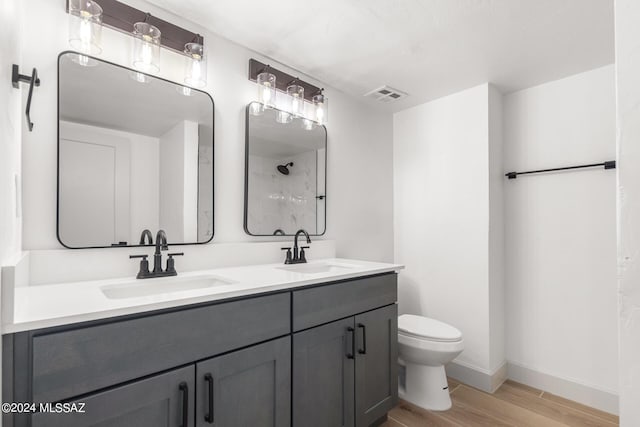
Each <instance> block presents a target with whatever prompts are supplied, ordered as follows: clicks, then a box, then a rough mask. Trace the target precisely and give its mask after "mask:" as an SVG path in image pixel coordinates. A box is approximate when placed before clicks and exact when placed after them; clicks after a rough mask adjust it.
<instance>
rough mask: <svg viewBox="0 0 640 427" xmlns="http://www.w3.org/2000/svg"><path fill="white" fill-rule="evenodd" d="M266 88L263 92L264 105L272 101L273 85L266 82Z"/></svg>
mask: <svg viewBox="0 0 640 427" xmlns="http://www.w3.org/2000/svg"><path fill="white" fill-rule="evenodd" d="M264 87H265V88H266V89H265V90H263V91H262V103H263V104H269V102H270V101H271V83H269V82H265V84H264Z"/></svg>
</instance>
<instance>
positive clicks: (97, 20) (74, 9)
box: [69, 0, 102, 66]
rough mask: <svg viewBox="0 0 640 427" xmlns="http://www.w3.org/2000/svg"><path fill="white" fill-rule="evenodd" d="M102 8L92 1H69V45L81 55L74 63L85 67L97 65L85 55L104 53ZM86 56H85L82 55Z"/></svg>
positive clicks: (74, 59) (74, 58)
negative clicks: (102, 44)
mask: <svg viewBox="0 0 640 427" xmlns="http://www.w3.org/2000/svg"><path fill="white" fill-rule="evenodd" d="M101 35H102V8H101V7H100V5H98V4H97V3H96V2H94V1H92V0H69V45H70V46H71V48H72V49H74V50H76V51H78V53H79V55H77V56H76V57H73V61H74V62H76V63H78V64H80V65H83V66H89V65H96V64H97V61H95V60H93V59H91V58H89V57H88V56H85V55H99V54H100V53H101V52H102V47H101V46H100V38H101ZM81 54H84V55H81Z"/></svg>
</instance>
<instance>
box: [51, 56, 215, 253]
mask: <svg viewBox="0 0 640 427" xmlns="http://www.w3.org/2000/svg"><path fill="white" fill-rule="evenodd" d="M67 54H74V55H80V53H78V52H75V51H72V50H65V51H62V52H60V54H59V55H58V63H57V71H58V75H57V80H56V82H57V88H56V96H57V100H56V108H57V119H58V122H57V123H56V128H57V129H56V138H57V147H56V162H57V164H56V238H57V239H58V242H60V244H61V245H62V246H63V247H64V248H66V249H107V248H109V249H111V248H139V247H152V246H154V245H139V244H138V245H110V246H78V247H75V246H68V245H66V244H65V243H64V242H63V241H62V239H61V238H60V60H61V59H62V57H63V56H64V55H67ZM81 55H82V56H86V57H87V58H90V59H93V60H96V61H98V62H101V63H104V64H109V65H113V66H115V67H118V68H122V69H124V70H130V71H135V72H136V73H138V72H139V71H138V70H133V69H132V68H129V67H125V66H124V65H120V64H116V63H114V62H110V61H105V60H104V59H100V58H96V57H94V56H91V55H85V54H81ZM141 74H144V75H146V76H149V77H151V78H154V79H158V80H162V81H164V82H167V83H171V84H174V85H177V86H184V85H181V84H180V83H177V82H174V81H171V80H168V79H163V78H162V77H158V76H155V75H152V74H147V73H141ZM190 89H191V90H193V91H196V92H200V93H203V94H205V95H206V96H207V97H209V99H210V100H211V125H212V128H213V132H212V134H213V137H212V138H213V140H212V144H213V153H212V161H211V168H212V176H213V183H212V186H211V188H212V190H213V191H212V194H211V211H212V212H211V220H212V221H213V225H212V227H211V238H209V240H207V241H206V242H193V243H173V242H169V243H168V244H169V245H171V246H184V245H206V244H207V243H210V242H211V241H212V240H213V238H214V236H215V229H216V220H215V217H216V215H215V212H216V209H215V183H216V179H215V158H216V153H215V146H216V145H215V142H216V141H215V107H216V105H215V102H214V101H213V98H212V97H211V95H210V94H209V93H208V92H205V91H203V90H200V89H195V88H191V87H190Z"/></svg>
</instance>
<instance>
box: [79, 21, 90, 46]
mask: <svg viewBox="0 0 640 427" xmlns="http://www.w3.org/2000/svg"><path fill="white" fill-rule="evenodd" d="M79 36H80V45H81V46H82V47H81V49H82V51H83V52H88V51H89V49H90V47H91V22H90V21H88V20H87V19H86V18H84V17H83V18H82V19H81V21H80V34H79Z"/></svg>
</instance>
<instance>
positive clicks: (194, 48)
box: [184, 36, 207, 88]
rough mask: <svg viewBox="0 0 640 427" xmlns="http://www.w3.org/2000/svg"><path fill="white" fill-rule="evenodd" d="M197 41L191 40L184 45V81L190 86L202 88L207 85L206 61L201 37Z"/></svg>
mask: <svg viewBox="0 0 640 427" xmlns="http://www.w3.org/2000/svg"><path fill="white" fill-rule="evenodd" d="M198 40H199V42H191V43H187V44H185V45H184V53H185V54H186V59H185V61H186V62H185V69H184V82H185V83H186V84H187V85H189V86H192V87H198V88H202V87H205V86H206V85H207V62H206V57H205V55H204V46H203V44H202V37H200V36H198Z"/></svg>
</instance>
